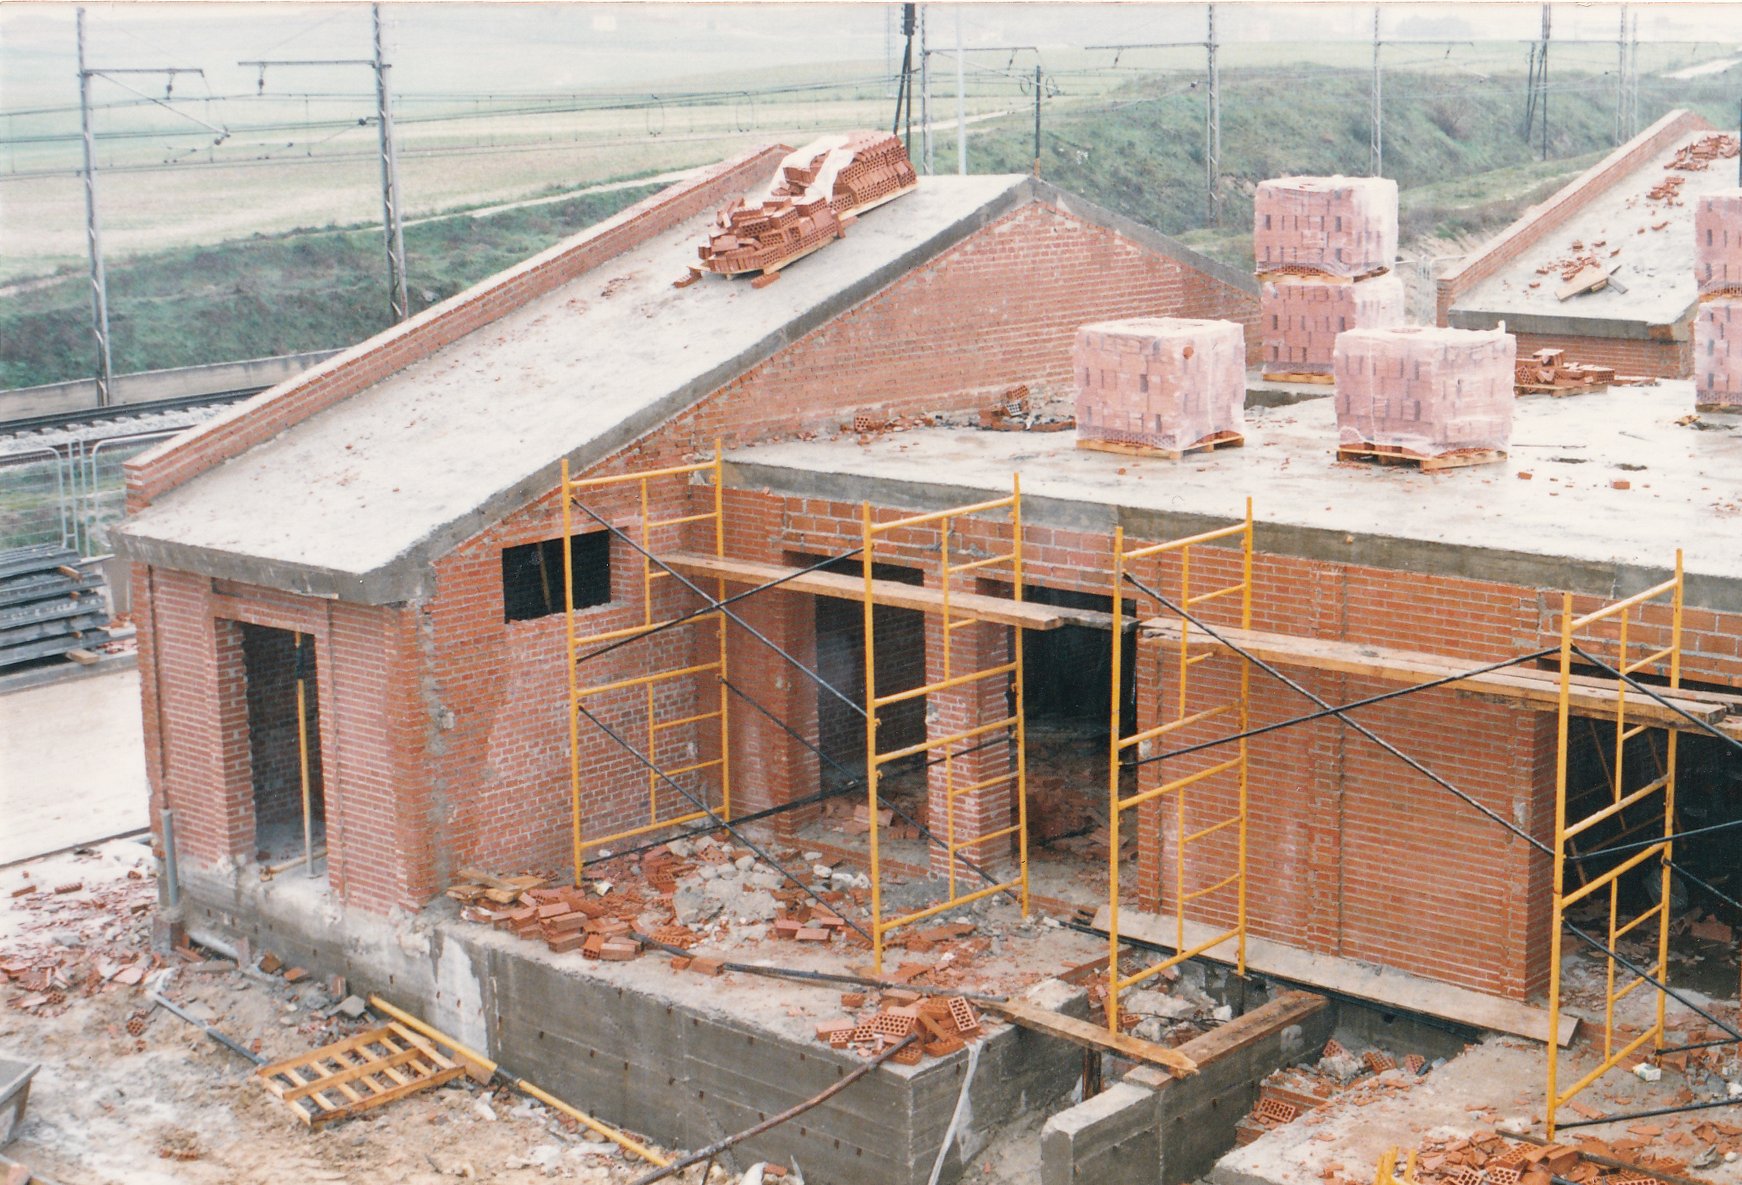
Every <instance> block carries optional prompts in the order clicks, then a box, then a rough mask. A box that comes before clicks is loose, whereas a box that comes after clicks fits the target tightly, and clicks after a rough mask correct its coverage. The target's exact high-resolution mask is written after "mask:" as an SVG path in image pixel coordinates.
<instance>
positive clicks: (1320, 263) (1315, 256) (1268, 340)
mask: <svg viewBox="0 0 1742 1185" xmlns="http://www.w3.org/2000/svg"><path fill="white" fill-rule="evenodd" d="M1253 216H1254V223H1253V231H1252V247H1253V255H1254V256H1255V258H1256V260H1257V265H1258V278H1259V280H1260V281H1261V282H1262V283H1263V288H1262V290H1261V292H1260V296H1259V317H1260V324H1261V327H1262V333H1263V344H1264V369H1265V372H1266V373H1273V374H1303V375H1307V374H1319V375H1323V374H1329V373H1330V371H1331V351H1332V348H1333V347H1334V346H1335V344H1336V337H1337V334H1338V333H1341V332H1343V331H1344V330H1348V329H1369V328H1377V329H1384V328H1389V327H1391V326H1395V325H1402V324H1403V323H1404V316H1405V314H1404V293H1403V282H1402V281H1401V280H1399V279H1398V278H1397V277H1396V276H1394V275H1392V274H1390V272H1391V266H1392V263H1393V261H1394V260H1395V259H1396V258H1397V182H1395V181H1392V180H1388V179H1386V178H1383V177H1279V178H1275V179H1273V180H1270V181H1264V182H1261V183H1260V184H1259V186H1258V191H1257V193H1256V194H1255V195H1254V197H1253ZM1327 281H1332V282H1327Z"/></svg>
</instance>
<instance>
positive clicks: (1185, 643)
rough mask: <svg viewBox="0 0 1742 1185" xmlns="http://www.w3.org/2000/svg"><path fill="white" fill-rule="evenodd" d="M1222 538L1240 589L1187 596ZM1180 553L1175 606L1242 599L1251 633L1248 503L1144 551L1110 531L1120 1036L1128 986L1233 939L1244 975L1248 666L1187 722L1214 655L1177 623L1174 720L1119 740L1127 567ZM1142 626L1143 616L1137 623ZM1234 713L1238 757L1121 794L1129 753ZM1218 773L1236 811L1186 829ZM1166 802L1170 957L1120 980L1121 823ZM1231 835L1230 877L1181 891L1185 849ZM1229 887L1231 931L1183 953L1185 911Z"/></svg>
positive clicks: (1114, 985)
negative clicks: (1232, 780) (1198, 671)
mask: <svg viewBox="0 0 1742 1185" xmlns="http://www.w3.org/2000/svg"><path fill="white" fill-rule="evenodd" d="M1226 539H1238V540H1239V541H1240V580H1239V581H1238V583H1235V584H1229V585H1224V586H1222V587H1220V588H1213V589H1211V590H1209V591H1208V592H1200V593H1196V594H1194V593H1193V592H1192V548H1194V547H1199V546H1203V545H1205V544H1211V543H1219V542H1221V541H1223V540H1226ZM1176 552H1177V553H1178V554H1179V557H1180V582H1179V589H1180V594H1179V595H1180V599H1179V605H1180V607H1181V608H1183V609H1184V610H1185V611H1186V612H1187V613H1192V612H1193V611H1194V610H1195V609H1196V607H1197V606H1199V605H1203V604H1206V603H1208V602H1210V601H1216V600H1220V599H1222V598H1224V597H1231V596H1236V595H1237V596H1239V598H1240V628H1241V629H1246V630H1249V629H1251V628H1252V499H1251V498H1247V499H1246V517H1245V518H1244V519H1243V520H1242V521H1240V522H1238V523H1235V524H1234V525H1233V526H1228V527H1220V528H1217V529H1216V530H1213V531H1205V532H1203V533H1201V534H1198V535H1191V536H1188V537H1187V538H1184V539H1175V540H1173V541H1172V542H1169V543H1157V544H1151V545H1149V546H1146V547H1135V548H1131V549H1130V550H1127V549H1126V547H1125V528H1123V527H1116V528H1114V532H1113V695H1112V715H1111V726H1110V727H1111V731H1110V736H1111V742H1110V744H1109V745H1108V750H1107V952H1108V959H1107V1027H1108V1029H1109V1030H1111V1031H1112V1032H1115V1033H1117V1032H1118V1031H1119V993H1120V992H1122V991H1124V990H1125V989H1126V988H1128V987H1133V986H1135V985H1136V984H1138V983H1141V982H1143V981H1144V980H1146V979H1148V978H1149V977H1150V976H1152V975H1158V974H1160V973H1161V972H1163V971H1165V970H1167V969H1168V968H1169V967H1172V966H1174V965H1175V964H1176V963H1182V962H1184V961H1185V960H1187V959H1192V958H1196V957H1197V956H1198V955H1201V954H1203V953H1204V952H1205V951H1208V950H1210V949H1211V948H1212V947H1216V946H1220V945H1221V944H1222V943H1224V942H1227V941H1228V940H1229V939H1234V940H1235V941H1236V943H1237V946H1238V954H1237V955H1236V964H1237V969H1238V971H1239V973H1240V974H1241V975H1244V974H1246V773H1247V765H1246V739H1245V736H1244V734H1245V732H1246V730H1247V717H1248V697H1249V692H1250V690H1251V687H1250V684H1251V665H1250V664H1249V663H1244V662H1242V663H1241V664H1240V692H1239V698H1238V699H1237V700H1235V701H1234V702H1233V703H1227V704H1220V705H1217V706H1214V707H1210V708H1204V709H1200V710H1199V711H1196V712H1192V713H1190V714H1189V715H1188V714H1187V712H1186V704H1187V702H1188V699H1189V693H1190V687H1191V672H1192V668H1193V667H1195V666H1197V665H1198V664H1199V663H1201V662H1204V661H1205V660H1206V659H1208V658H1210V657H1211V656H1212V653H1213V652H1211V651H1208V650H1205V651H1203V652H1201V653H1198V654H1192V653H1191V628H1192V627H1191V623H1190V622H1188V621H1186V620H1185V619H1184V618H1181V620H1180V637H1179V644H1178V645H1179V666H1178V674H1177V676H1176V678H1177V680H1178V687H1177V695H1176V699H1175V702H1176V705H1177V707H1176V710H1175V714H1174V718H1173V719H1172V720H1169V721H1166V722H1165V723H1162V724H1158V725H1155V726H1154V727H1153V728H1146V729H1139V730H1138V731H1137V732H1135V733H1133V734H1132V735H1130V736H1124V735H1122V726H1121V712H1120V707H1121V705H1122V703H1123V699H1124V688H1123V678H1122V675H1123V666H1124V646H1125V632H1124V631H1125V622H1124V589H1125V584H1126V581H1125V573H1126V570H1127V568H1128V567H1129V566H1130V565H1132V564H1135V563H1138V562H1140V561H1143V560H1147V559H1151V558H1153V557H1157V556H1163V555H1171V554H1174V553H1176ZM1139 619H1140V620H1141V617H1140V618H1139ZM1229 712H1232V713H1234V715H1235V718H1236V720H1237V722H1238V724H1237V731H1238V732H1239V733H1240V734H1242V735H1241V739H1240V740H1239V741H1237V742H1236V745H1237V751H1236V753H1235V755H1234V756H1233V757H1229V758H1224V759H1223V760H1220V761H1217V762H1215V763H1214V764H1212V765H1209V766H1206V767H1205V768H1203V769H1201V770H1198V771H1197V772H1196V773H1191V774H1186V775H1184V776H1182V777H1178V778H1174V779H1172V780H1171V781H1167V782H1163V783H1162V784H1161V785H1159V786H1152V787H1150V788H1149V789H1148V790H1139V791H1138V792H1136V793H1134V794H1131V795H1130V796H1123V795H1121V794H1120V792H1119V769H1120V764H1121V758H1122V757H1123V756H1124V754H1125V753H1126V752H1128V751H1130V750H1133V749H1137V748H1138V747H1139V746H1142V745H1146V744H1150V743H1153V742H1155V741H1159V740H1160V739H1161V738H1162V737H1165V736H1167V735H1169V734H1170V733H1173V732H1177V731H1179V730H1180V729H1182V728H1185V727H1187V726H1189V725H1192V724H1197V723H1199V722H1201V721H1204V720H1210V719H1213V718H1215V717H1218V716H1223V715H1226V714H1228V713H1229ZM1224 773H1234V774H1235V775H1236V776H1237V778H1238V782H1239V800H1238V801H1239V805H1238V808H1237V810H1236V813H1234V814H1232V815H1230V816H1228V817H1227V818H1225V819H1221V820H1219V821H1217V822H1215V823H1212V824H1210V825H1208V826H1206V827H1202V828H1200V829H1198V830H1197V831H1192V832H1188V831H1187V830H1186V799H1187V793H1186V792H1187V791H1188V790H1189V789H1190V788H1191V787H1192V786H1194V785H1196V784H1197V783H1199V782H1202V781H1205V780H1207V779H1209V778H1213V777H1217V776H1219V775H1221V774H1224ZM1170 794H1171V795H1172V796H1173V798H1174V807H1175V810H1176V812H1177V816H1176V817H1177V820H1178V823H1177V827H1178V834H1179V841H1178V845H1177V848H1176V850H1175V852H1174V895H1173V897H1174V926H1175V942H1174V953H1173V954H1172V955H1170V956H1169V957H1167V958H1165V959H1163V960H1161V961H1160V962H1158V963H1155V964H1154V965H1152V966H1150V967H1146V968H1145V969H1143V970H1141V971H1138V972H1135V973H1133V974H1131V975H1126V976H1121V975H1120V973H1119V821H1120V816H1121V815H1123V814H1124V813H1125V812H1126V811H1129V810H1133V809H1135V808H1137V807H1139V806H1142V805H1143V804H1144V803H1146V802H1151V801H1154V800H1156V799H1159V798H1162V797H1165V796H1167V795H1170ZM1230 827H1232V828H1236V829H1237V832H1238V838H1237V841H1236V856H1235V867H1234V871H1233V872H1232V873H1230V874H1229V875H1228V876H1226V877H1224V878H1222V879H1221V880H1219V881H1217V882H1216V883H1215V884H1213V885H1210V886H1208V887H1207V888H1202V889H1194V890H1192V891H1191V892H1189V893H1188V892H1187V891H1186V887H1185V884H1186V882H1185V866H1186V853H1187V850H1188V849H1189V848H1190V846H1191V844H1193V843H1195V842H1196V841H1198V840H1201V839H1207V838H1209V837H1210V836H1212V835H1216V834H1218V833H1220V832H1222V831H1226V830H1227V829H1228V828H1230ZM1230 887H1232V888H1234V889H1235V892H1236V904H1235V921H1234V927H1233V928H1232V929H1230V930H1227V931H1225V932H1223V933H1221V934H1218V935H1217V936H1215V937H1214V938H1211V939H1208V940H1207V941H1204V942H1199V943H1197V944H1196V945H1193V946H1190V947H1188V946H1187V945H1186V939H1185V915H1186V906H1187V905H1188V904H1189V903H1190V902H1192V901H1195V900H1197V899H1198V898H1200V897H1208V896H1209V895H1211V894H1212V893H1219V892H1221V891H1223V890H1224V889H1228V888H1230Z"/></svg>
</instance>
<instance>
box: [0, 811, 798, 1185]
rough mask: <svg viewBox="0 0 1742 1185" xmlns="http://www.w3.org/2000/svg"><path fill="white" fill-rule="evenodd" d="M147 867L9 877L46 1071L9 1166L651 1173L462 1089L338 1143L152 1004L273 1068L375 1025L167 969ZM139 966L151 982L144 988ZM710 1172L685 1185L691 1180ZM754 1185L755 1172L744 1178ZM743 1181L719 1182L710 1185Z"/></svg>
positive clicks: (116, 848)
mask: <svg viewBox="0 0 1742 1185" xmlns="http://www.w3.org/2000/svg"><path fill="white" fill-rule="evenodd" d="M150 868H151V856H150V853H149V850H148V849H147V848H146V847H145V846H144V845H143V844H140V843H136V842H132V841H116V842H112V843H109V844H105V845H103V846H101V847H99V848H97V849H86V850H85V851H84V852H83V853H82V854H81V853H75V854H69V855H64V856H55V857H48V858H45V859H42V860H38V861H35V862H32V863H30V864H26V865H21V866H17V867H13V868H10V869H7V870H5V871H4V872H0V1002H4V1004H5V1005H6V1007H3V1008H0V1056H5V1057H9V1058H14V1059H23V1060H26V1061H30V1062H39V1063H41V1066H42V1069H41V1071H40V1072H39V1073H38V1074H37V1076H36V1078H35V1081H34V1083H33V1084H32V1088H31V1095H30V1105H29V1109H28V1111H27V1113H26V1116H25V1123H24V1125H23V1127H22V1129H21V1131H20V1132H19V1135H18V1138H17V1140H16V1142H14V1143H13V1144H11V1145H9V1146H8V1147H7V1148H6V1149H5V1155H6V1156H8V1157H10V1158H12V1159H13V1160H16V1161H19V1162H21V1163H24V1164H27V1165H29V1166H30V1167H31V1168H32V1169H33V1170H34V1171H35V1172H37V1173H38V1174H39V1175H40V1176H42V1177H45V1178H48V1179H50V1180H54V1181H61V1182H65V1183H66V1185H75V1183H76V1185H111V1183H114V1185H123V1183H124V1185H170V1183H176V1185H181V1183H186V1185H251V1183H254V1182H259V1183H261V1185H265V1183H267V1182H271V1183H274V1185H281V1183H283V1182H287V1181H311V1182H318V1181H344V1182H354V1183H356V1185H376V1183H379V1185H423V1183H432V1182H438V1181H448V1180H453V1179H470V1180H479V1181H494V1182H504V1183H514V1182H531V1181H543V1180H546V1179H559V1180H570V1181H581V1182H588V1183H591V1185H620V1183H623V1182H628V1181H631V1180H633V1179H634V1178H636V1177H637V1176H640V1175H641V1174H642V1173H643V1172H645V1171H647V1169H648V1167H649V1166H648V1165H646V1164H643V1163H641V1162H640V1161H639V1160H636V1159H635V1158H633V1157H626V1156H625V1154H623V1153H621V1152H620V1151H619V1150H618V1149H617V1148H616V1146H615V1145H612V1144H609V1143H605V1142H603V1141H602V1139H601V1138H599V1137H595V1136H591V1135H590V1134H588V1133H586V1132H584V1131H583V1130H582V1129H580V1128H579V1127H578V1126H577V1125H575V1124H574V1123H573V1122H572V1121H569V1120H567V1119H564V1118H559V1117H558V1116H557V1114H556V1113H555V1112H553V1111H552V1110H550V1109H548V1108H546V1107H544V1106H543V1105H541V1104H539V1103H536V1102H534V1101H532V1100H530V1099H528V1098H526V1097H525V1096H522V1095H520V1094H519V1093H518V1092H515V1091H513V1090H511V1089H508V1088H500V1089H495V1090H490V1089H484V1088H480V1087H477V1086H475V1085H473V1084H472V1083H470V1082H468V1081H467V1080H465V1079H460V1080H459V1081H458V1082H456V1083H450V1084H449V1085H447V1086H443V1087H438V1088H436V1089H433V1090H430V1091H426V1092H424V1093H421V1094H418V1095H414V1096H411V1097H409V1098H404V1099H401V1100H399V1101H397V1102H394V1103H391V1104H388V1105H387V1106H384V1107H381V1108H378V1109H376V1110H375V1111H372V1112H369V1113H366V1114H365V1115H364V1116H362V1117H359V1118H357V1119H352V1120H348V1121H344V1122H340V1123H336V1124H333V1125H332V1126H330V1127H327V1128H325V1129H321V1130H310V1129H309V1128H307V1127H305V1126H304V1125H303V1124H302V1123H301V1122H300V1121H299V1120H298V1119H297V1118H296V1117H295V1116H293V1115H292V1114H291V1112H290V1110H289V1109H288V1108H287V1107H286V1106H285V1104H283V1103H281V1102H279V1101H278V1100H277V1099H275V1098H273V1097H271V1096H270V1095H269V1094H268V1093H267V1092H266V1091H265V1090H264V1089H263V1088H262V1087H260V1086H259V1085H257V1084H256V1083H254V1082H252V1081H250V1072H251V1071H252V1069H253V1067H252V1066H251V1065H249V1064H248V1063H247V1062H246V1061H245V1060H244V1059H243V1058H242V1057H240V1056H239V1055H237V1054H235V1053H233V1052H231V1051H229V1050H226V1049H224V1048H223V1047H221V1046H219V1045H218V1044H216V1043H215V1042H213V1041H212V1040H210V1039H209V1038H207V1037H206V1036H205V1035H204V1034H203V1033H202V1032H201V1031H200V1030H199V1029H197V1028H195V1027H194V1026H192V1025H190V1024H188V1023H186V1022H184V1021H182V1020H180V1019H178V1018H177V1017H175V1016H172V1015H170V1014H169V1013H168V1012H166V1011H164V1010H163V1009H161V1008H156V1007H154V1006H153V1005H152V1004H151V1002H150V1001H149V999H148V998H147V994H146V993H147V990H148V989H149V988H150V987H151V986H153V985H154V984H161V985H162V987H163V992H164V994H165V996H166V997H167V998H169V999H171V1000H173V1001H175V1002H176V1003H178V1004H179V1005H181V1006H182V1007H183V1008H184V1009H186V1010H187V1011H189V1012H190V1013H192V1014H194V1015H195V1016H198V1017H201V1018H204V1019H206V1020H207V1022H208V1023H209V1024H212V1025H214V1026H215V1027H217V1028H218V1029H220V1030H221V1031H223V1032H224V1033H226V1034H227V1035H230V1036H232V1037H234V1038H235V1039H237V1040H238V1041H240V1042H241V1043H243V1044H244V1045H248V1046H250V1047H252V1048H254V1049H255V1050H256V1051H257V1052H258V1053H259V1054H260V1055H262V1056H264V1057H266V1058H267V1059H276V1058H280V1057H286V1056H289V1055H292V1054H295V1053H299V1052H302V1051H305V1050H309V1049H312V1048H314V1047H316V1046H319V1045H322V1044H325V1043H327V1042H329V1041H333V1040H337V1039H339V1038H340V1037H342V1036H345V1035H347V1034H349V1033H351V1032H355V1031H359V1030H361V1029H362V1028H364V1027H367V1026H368V1025H369V1021H368V1019H367V1018H364V1019H363V1020H359V1021H348V1020H346V1019H344V1018H343V1016H340V1015H329V1014H328V1013H329V1009H330V1008H331V1007H332V1005H333V1004H335V1003H336V1001H335V1000H334V999H333V997H332V996H331V995H330V994H329V993H328V991H327V987H328V985H326V984H324V983H321V982H318V981H316V980H315V979H314V978H313V977H311V978H310V979H308V980H305V981H304V982H302V983H300V984H297V985H294V986H293V985H291V984H288V983H286V982H285V981H284V980H283V978H281V977H278V976H263V975H261V974H259V973H258V972H256V973H254V974H244V973H242V972H239V971H235V970H199V969H195V966H196V965H192V964H188V963H187V962H186V960H176V961H175V962H179V963H181V964H182V965H181V966H178V967H175V969H174V971H173V973H170V968H169V966H167V965H166V966H162V967H158V966H154V965H153V964H154V961H153V960H152V959H151V957H150V955H149V945H150V930H151V907H152V903H153V902H154V900H155V896H156V887H155V883H154V881H153V880H152V877H151V875H150ZM73 884H77V885H79V888H77V889H69V890H68V891H66V892H55V890H56V889H57V888H60V887H63V886H68V885H73ZM33 885H34V886H38V887H37V888H36V889H35V891H33V892H29V893H26V894H22V895H17V896H15V895H13V894H14V893H15V891H17V890H19V889H23V888H25V887H27V886H33ZM135 967H138V968H143V969H144V974H143V976H142V977H141V980H140V982H139V983H138V984H136V985H129V984H128V983H127V982H126V981H127V980H129V979H131V978H133V972H132V971H130V970H129V969H130V968H135ZM44 974H46V975H48V976H50V979H49V981H48V982H47V983H46V984H45V985H43V988H39V987H38V986H37V984H38V982H39V980H40V977H41V976H42V975H44ZM8 981H9V982H8ZM44 989H46V990H44ZM130 1022H132V1023H131V1027H130ZM135 1033H136V1034H137V1035H134V1034H135ZM699 1173H700V1169H692V1170H690V1171H689V1173H688V1174H687V1175H685V1176H683V1177H680V1178H678V1179H679V1180H683V1181H688V1182H691V1183H692V1185H693V1183H695V1182H698V1181H700V1180H701V1178H700V1176H699ZM754 1177H755V1170H754V1169H753V1170H752V1172H751V1175H750V1176H749V1177H747V1178H744V1179H745V1180H753V1179H754ZM739 1179H740V1178H737V1177H733V1176H730V1175H728V1174H727V1173H726V1172H725V1171H724V1170H722V1169H716V1170H715V1171H714V1174H713V1176H712V1177H711V1178H710V1180H712V1181H716V1182H723V1181H728V1180H739ZM790 1179H792V1178H789V1180H790Z"/></svg>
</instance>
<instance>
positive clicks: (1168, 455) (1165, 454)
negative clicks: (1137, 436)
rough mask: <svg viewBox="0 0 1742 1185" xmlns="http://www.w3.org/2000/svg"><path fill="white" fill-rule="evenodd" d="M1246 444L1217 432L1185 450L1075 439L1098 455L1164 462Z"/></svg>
mask: <svg viewBox="0 0 1742 1185" xmlns="http://www.w3.org/2000/svg"><path fill="white" fill-rule="evenodd" d="M1245 443H1246V438H1245V437H1244V436H1242V435H1240V434H1239V433H1238V432H1217V433H1215V434H1213V435H1210V436H1206V437H1204V438H1203V439H1202V440H1200V441H1198V442H1197V443H1196V444H1188V445H1187V446H1186V447H1185V448H1181V449H1170V448H1156V447H1154V446H1153V445H1147V444H1122V443H1120V442H1119V441H1116V440H1084V439H1083V438H1082V437H1081V436H1079V437H1077V447H1078V448H1086V449H1092V450H1094V451H1095V452H1098V453H1119V454H1120V455H1122V456H1127V457H1157V458H1160V459H1161V460H1164V461H1177V460H1179V459H1180V458H1181V457H1183V456H1185V455H1186V454H1187V453H1208V452H1214V451H1215V450H1216V449H1219V448H1239V447H1240V446H1242V445H1244V444H1245Z"/></svg>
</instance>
